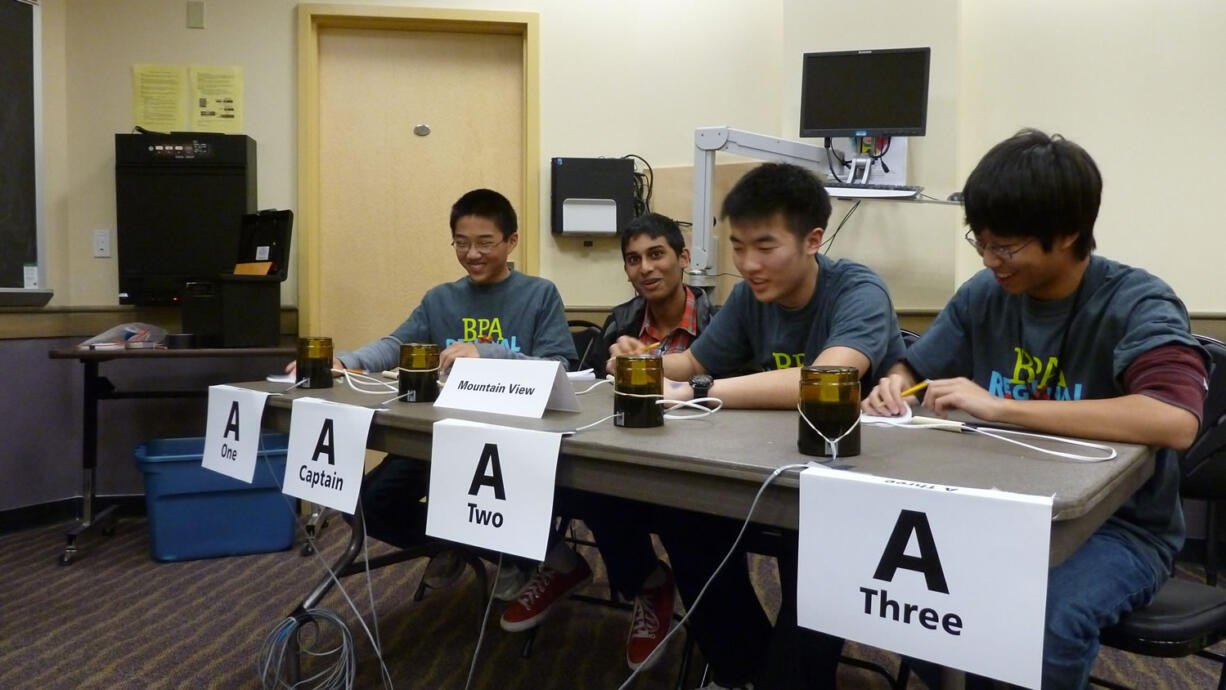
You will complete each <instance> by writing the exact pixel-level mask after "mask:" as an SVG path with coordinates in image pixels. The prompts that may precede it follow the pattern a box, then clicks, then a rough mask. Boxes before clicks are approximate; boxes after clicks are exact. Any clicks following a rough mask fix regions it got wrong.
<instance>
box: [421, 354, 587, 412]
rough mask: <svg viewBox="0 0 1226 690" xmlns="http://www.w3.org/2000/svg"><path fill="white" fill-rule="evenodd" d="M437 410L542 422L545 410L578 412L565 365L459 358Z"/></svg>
mask: <svg viewBox="0 0 1226 690" xmlns="http://www.w3.org/2000/svg"><path fill="white" fill-rule="evenodd" d="M434 406H435V407H449V408H453V409H457V410H468V411H469V412H494V413H497V414H509V415H514V416H516V417H535V418H537V419H539V418H540V417H541V415H543V414H545V409H546V408H548V409H550V410H563V411H566V412H578V411H579V399H578V398H576V397H575V389H574V387H573V386H571V385H570V382H569V381H568V380H567V378H566V370H565V369H563V368H562V363H561V362H557V361H554V360H544V359H482V358H480V357H464V358H461V359H457V360H456V361H455V364H454V365H453V366H452V367H451V373H450V374H448V375H447V385H445V386H443V390H441V391H439V394H438V400H436V401H434Z"/></svg>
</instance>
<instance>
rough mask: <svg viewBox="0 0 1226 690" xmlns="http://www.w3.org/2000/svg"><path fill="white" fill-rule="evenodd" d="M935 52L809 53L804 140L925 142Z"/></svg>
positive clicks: (802, 116)
mask: <svg viewBox="0 0 1226 690" xmlns="http://www.w3.org/2000/svg"><path fill="white" fill-rule="evenodd" d="M931 53H932V49H931V48H891V49H886V50H848V51H840V52H831V53H805V56H804V66H803V69H802V70H801V72H802V74H801V79H800V84H801V85H800V136H802V137H865V136H868V137H889V136H899V137H906V136H922V135H923V134H924V130H925V129H926V127H927V123H928V62H929V58H930V56H931Z"/></svg>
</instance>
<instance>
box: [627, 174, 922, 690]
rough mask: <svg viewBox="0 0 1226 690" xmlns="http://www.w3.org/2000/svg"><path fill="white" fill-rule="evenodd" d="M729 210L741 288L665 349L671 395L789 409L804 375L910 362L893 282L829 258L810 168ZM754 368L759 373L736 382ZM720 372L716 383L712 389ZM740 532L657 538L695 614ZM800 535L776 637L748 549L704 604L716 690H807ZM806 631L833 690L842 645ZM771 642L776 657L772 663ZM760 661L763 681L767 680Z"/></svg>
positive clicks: (737, 192) (730, 525)
mask: <svg viewBox="0 0 1226 690" xmlns="http://www.w3.org/2000/svg"><path fill="white" fill-rule="evenodd" d="M721 215H722V216H723V217H724V218H725V219H726V220H727V221H728V223H729V227H730V237H731V241H732V250H733V262H734V263H735V264H736V267H737V270H738V271H740V273H741V276H742V277H743V278H744V280H743V281H741V282H740V283H738V284H737V285H736V287H734V288H733V290H732V293H731V294H730V295H729V297H728V300H727V302H726V303H725V304H724V306H723V308H722V309H720V310H719V312H718V313H717V314H716V315H715V317H714V318H712V319H711V323H710V325H708V327H707V329H706V330H705V331H703V332H702V334H701V335H700V336H699V337H698V338H697V339H696V340H695V341H694V343H693V344H692V345H691V346H690V349H688V350H686V351H684V352H680V353H673V354H666V355H664V358H663V365H664V375H665V376H666V377H667V378H668V379H670V381H668V382H667V383H666V384H665V390H664V393H665V397H666V398H670V399H677V400H688V399H692V397H693V395H694V390H693V388H694V387H695V386H697V387H698V388H699V389H700V391H701V389H702V388H704V387H707V386H709V392H708V393H707V395H710V396H713V397H716V398H719V399H721V400H723V401H724V404H725V406H727V407H741V408H771V409H789V410H791V409H796V402H797V395H798V389H799V384H800V370H799V369H798V368H797V367H800V366H802V365H807V364H819V365H842V366H852V367H856V368H857V369H858V370H859V371H860V374H861V376H862V377H863V378H864V379H865V380H867V381H876V380H877V379H878V378H879V377H880V376H881V375H882V374H883V373H884V372H885V371H886V370H888V369H889V367H890V366H892V365H893V364H894V362H895V361H897V360H898V358H899V357H900V356H902V353H903V350H904V347H903V342H902V338H901V337H900V335H899V331H898V320H897V318H896V316H895V314H894V308H893V305H892V303H891V301H890V296H889V293H888V292H887V291H886V287H885V284H884V283H883V282H882V281H881V279H880V278H879V277H878V276H877V275H876V274H875V273H873V271H871V270H870V269H868V268H867V267H865V266H863V265H861V264H858V263H855V262H852V261H848V260H840V261H834V260H832V259H830V258H827V257H826V256H825V255H823V254H821V253H820V252H819V250H820V247H821V243H822V234H823V232H824V228H825V227H826V223H827V221H828V220H829V219H830V197H829V196H828V195H827V194H826V190H825V189H824V188H823V187H822V184H821V182H820V181H819V180H818V179H817V177H816V176H814V175H813V173H811V172H809V171H807V170H805V169H803V168H799V167H797V166H794V165H787V164H778V163H766V164H763V165H760V166H758V167H757V168H754V169H753V170H751V171H750V172H748V173H746V174H745V176H744V177H742V178H741V180H740V181H738V182H737V183H736V185H735V186H733V188H732V190H731V191H729V192H728V196H727V197H726V198H725V199H724V203H723V207H722V209H721ZM645 348H646V345H645V344H644V342H643V341H642V340H641V339H639V338H635V337H631V336H623V337H621V338H619V339H618V341H617V342H616V343H615V344H614V346H613V347H612V349H611V350H610V354H611V355H613V358H611V359H610V360H609V362H608V368H609V370H610V371H612V369H613V366H614V364H615V357H616V356H617V355H619V354H634V353H638V352H642V351H644V350H645ZM746 370H756V373H751V374H744V375H740V376H737V375H735V374H738V373H740V372H744V371H746ZM710 376H714V377H716V378H715V380H714V382H713V383H712V382H711V381H710V380H709V378H710ZM721 377H726V378H721ZM717 419H718V416H717ZM739 528H740V521H737V520H721V519H719V518H713V517H711V516H698V515H696V514H691V517H690V518H688V519H686V518H678V519H673V520H670V521H669V522H667V523H666V524H664V525H663V526H662V529H661V530H660V531H659V535H660V538H661V540H662V541H663V543H664V546H665V548H666V549H667V550H668V554H669V558H670V560H671V561H672V564H673V569H674V571H675V572H676V576H677V586H678V590H679V591H680V592H681V596H682V599H683V601H684V602H685V603H686V605H687V606H691V605H692V603H693V601H694V598H695V597H696V596H697V594H698V591H699V589H700V588H701V586H702V585H703V583H704V582H705V581H706V579H707V578H708V577H709V576H710V575H711V573H712V572H714V570H715V567H716V566H717V565H718V564H719V562H720V561H721V560H722V559H723V557H724V555H725V553H726V552H727V551H728V548H729V547H730V546H731V545H732V542H733V539H734V538H735V536H736V533H737V531H738V530H739ZM790 536H791V538H790V539H789V540H787V541H789V542H790V543H789V544H788V545H787V546H785V548H784V549H783V551H784V553H782V554H780V573H781V579H782V581H783V593H784V603H783V608H782V610H781V612H780V617H779V622H778V625H777V628H776V630H775V633H776V635H775V640H774V642H773V643H772V642H771V639H772V635H771V627H770V623H769V620H768V619H767V617H766V614H765V613H764V612H763V610H762V607H761V605H760V604H759V602H758V599H757V596H756V594H755V593H754V590H753V587H752V585H751V584H750V581H749V577H748V573H747V569H746V564H745V554H744V550H743V549H742V550H740V552H739V553H737V554H736V555H735V558H734V559H733V560H730V561H729V563H728V565H727V566H725V568H724V570H723V571H721V573H720V575H719V577H717V578H716V579H715V580H714V582H713V583H712V585H711V588H710V589H709V590H708V591H707V593H706V595H704V598H703V601H702V603H701V605H699V606H698V607H697V608H696V609H695V610H694V613H693V615H692V617H691V619H690V620H691V623H692V628H691V630H692V631H693V634H694V635H695V638H696V639H697V640H698V644H699V646H700V648H701V649H702V652H703V656H704V657H705V658H706V659H707V660H708V662H709V663H710V664H711V668H712V671H713V674H714V677H715V679H714V682H715V683H716V684H717V685H714V686H712V687H738V686H747V685H748V684H749V683H751V682H753V681H755V680H758V681H759V685H766V686H767V687H799V682H798V681H797V679H796V678H794V677H793V676H792V675H791V672H790V669H788V668H782V667H788V666H792V665H796V666H806V664H807V662H808V661H809V660H810V659H811V655H810V654H808V652H807V651H806V652H803V653H802V652H800V651H799V650H798V648H797V647H796V645H797V644H799V642H798V641H797V640H796V639H795V637H796V635H797V634H798V633H796V630H795V620H796V607H795V596H794V595H795V576H796V571H795V567H796V566H795V560H796V542H795V535H794V533H793V534H792V535H790ZM789 551H790V553H789ZM805 637H806V638H809V642H806V644H809V643H813V644H817V645H818V647H819V651H818V652H816V654H819V655H820V656H822V657H823V658H824V659H826V660H827V661H828V664H827V667H825V668H824V669H822V670H821V671H819V672H817V675H818V676H820V678H818V679H816V680H815V681H813V683H812V684H813V685H814V686H815V687H832V686H833V683H834V669H835V667H836V666H837V663H838V655H839V650H840V649H841V647H842V640H837V639H835V638H831V637H828V636H820V635H817V634H816V633H814V634H812V635H811V636H810V635H809V634H808V633H805ZM768 644H770V647H771V649H770V651H769V655H770V660H769V661H764V660H766V658H767V655H768ZM801 654H803V657H802V656H801ZM802 662H804V663H802ZM764 667H765V670H767V671H768V673H766V674H765V676H763V675H761V674H760V671H763V670H764ZM802 671H806V672H807V671H812V669H811V668H808V667H807V666H806V667H805V668H803V669H802ZM776 675H783V676H784V679H783V680H778V679H776V678H775V676H776ZM763 681H765V682H763Z"/></svg>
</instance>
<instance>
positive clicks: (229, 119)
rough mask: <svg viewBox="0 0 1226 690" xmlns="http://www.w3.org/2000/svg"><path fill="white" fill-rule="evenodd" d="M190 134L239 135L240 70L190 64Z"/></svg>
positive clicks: (241, 125)
mask: <svg viewBox="0 0 1226 690" xmlns="http://www.w3.org/2000/svg"><path fill="white" fill-rule="evenodd" d="M188 74H189V79H190V81H191V101H190V102H191V113H192V131H193V132H220V133H222V134H241V133H242V131H243V68H242V67H208V66H204V65H192V67H191V68H190V69H188Z"/></svg>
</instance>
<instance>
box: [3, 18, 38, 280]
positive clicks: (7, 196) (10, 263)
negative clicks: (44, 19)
mask: <svg viewBox="0 0 1226 690" xmlns="http://www.w3.org/2000/svg"><path fill="white" fill-rule="evenodd" d="M34 13H35V8H34V7H33V6H31V5H28V4H26V3H23V2H18V1H17V0H0V288H23V287H25V286H26V276H25V267H26V266H27V265H36V264H37V263H38V260H39V257H38V203H37V200H38V197H37V194H36V186H35V184H36V171H37V169H36V166H35V136H34V135H35V128H34V113H35V110H34V108H35V102H34V94H35V83H34V79H35V61H34V46H35V36H34V30H35V15H34ZM5 292H9V291H8V290H5ZM12 301H19V300H4V299H0V303H4V302H9V303H11V302H12Z"/></svg>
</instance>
